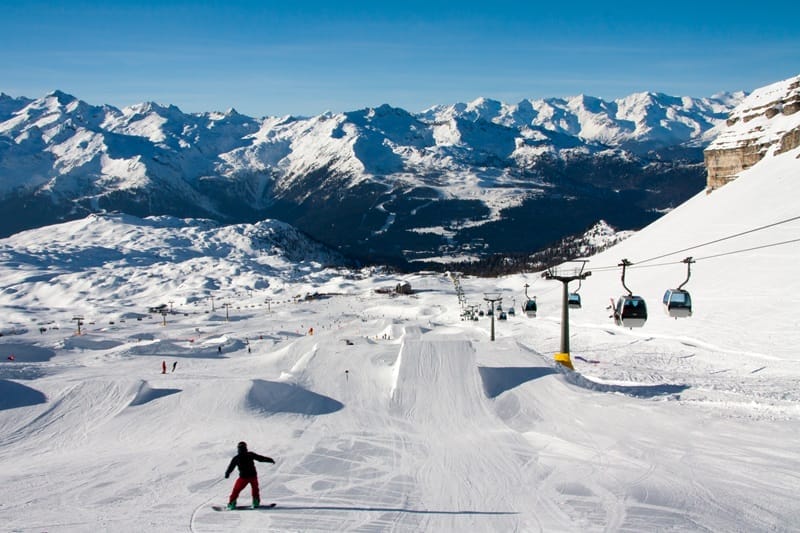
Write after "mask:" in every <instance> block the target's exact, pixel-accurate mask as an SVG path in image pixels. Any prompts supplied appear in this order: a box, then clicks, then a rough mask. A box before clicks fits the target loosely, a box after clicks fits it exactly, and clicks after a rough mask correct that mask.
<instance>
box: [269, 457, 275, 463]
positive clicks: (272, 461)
mask: <svg viewBox="0 0 800 533" xmlns="http://www.w3.org/2000/svg"><path fill="white" fill-rule="evenodd" d="M267 462H268V463H272V464H275V459H273V458H272V457H270V458H269V461H267Z"/></svg>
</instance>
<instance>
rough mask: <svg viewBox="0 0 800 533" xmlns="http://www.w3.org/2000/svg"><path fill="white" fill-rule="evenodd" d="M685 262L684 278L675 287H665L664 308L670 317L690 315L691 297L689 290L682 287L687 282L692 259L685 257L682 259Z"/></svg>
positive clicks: (690, 273)
mask: <svg viewBox="0 0 800 533" xmlns="http://www.w3.org/2000/svg"><path fill="white" fill-rule="evenodd" d="M682 262H683V263H686V279H685V280H684V282H683V283H681V284H680V285H679V286H678V288H677V289H667V291H666V292H665V293H664V299H663V302H664V310H665V311H666V312H667V314H668V315H669V316H671V317H672V318H675V319H678V318H687V317H690V316H692V297H691V295H690V294H689V291H687V290H685V289H684V288H683V286H684V285H686V284H687V283H688V282H689V278H690V277H691V275H692V263H694V261H693V260H692V258H691V257H687V258H686V259H684V260H683V261H682Z"/></svg>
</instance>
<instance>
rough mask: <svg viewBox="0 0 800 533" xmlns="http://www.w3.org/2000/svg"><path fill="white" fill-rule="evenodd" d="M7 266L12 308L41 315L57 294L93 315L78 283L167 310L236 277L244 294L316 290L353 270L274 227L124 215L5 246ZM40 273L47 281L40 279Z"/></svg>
mask: <svg viewBox="0 0 800 533" xmlns="http://www.w3.org/2000/svg"><path fill="white" fill-rule="evenodd" d="M0 260H2V262H3V264H5V265H7V266H14V271H13V272H9V271H7V272H5V274H4V277H3V279H4V280H5V281H4V291H3V295H2V298H3V301H5V302H6V304H7V305H12V306H14V307H17V308H28V307H35V306H36V305H37V302H38V301H40V299H41V298H43V297H45V298H46V296H45V295H48V294H53V292H57V293H60V294H62V297H61V298H60V302H61V306H63V308H72V309H75V308H87V310H88V309H89V308H92V307H94V306H95V305H97V302H95V301H94V299H93V298H92V296H91V295H90V294H89V292H88V291H87V290H86V289H87V288H88V287H80V286H81V282H80V281H79V280H91V282H90V283H91V284H92V285H99V286H102V287H108V288H109V289H110V288H111V287H114V289H113V290H111V292H109V293H105V294H104V296H103V298H104V299H107V298H111V299H114V300H120V299H121V300H128V299H130V298H134V297H135V298H150V299H151V301H153V302H156V301H158V302H159V303H163V301H165V300H164V298H165V297H166V295H169V296H168V297H169V298H171V299H173V300H174V301H176V302H179V303H180V304H194V305H197V303H198V302H200V301H201V300H204V299H206V298H207V295H208V294H209V293H210V292H213V291H215V290H216V289H220V288H221V287H228V288H229V287H231V286H232V285H233V283H232V280H233V279H235V280H236V282H235V286H236V288H237V290H238V291H251V292H252V291H254V290H258V291H263V290H265V289H267V288H269V289H270V290H271V291H278V292H280V291H281V289H280V287H281V286H282V285H284V284H286V283H295V284H297V283H302V282H304V281H305V282H307V283H313V276H314V275H315V273H317V272H318V271H321V270H323V269H325V268H331V269H334V270H335V269H336V268H339V267H345V266H348V265H349V263H348V262H347V261H346V260H345V259H344V258H343V257H342V256H341V255H339V254H338V253H337V252H335V251H332V250H329V249H327V248H325V247H324V246H322V245H320V244H319V243H316V242H314V241H312V240H310V239H309V238H308V237H306V236H305V235H303V234H301V233H300V232H299V231H297V230H296V229H295V228H293V227H292V226H289V225H288V224H285V223H283V222H278V221H275V220H264V221H261V222H258V223H256V224H252V225H251V224H235V225H224V226H223V225H220V224H219V223H217V222H214V221H211V220H201V219H177V218H173V217H168V216H159V217H149V218H146V219H140V218H137V217H135V216H131V215H123V214H105V215H89V216H88V217H86V218H84V219H80V220H74V221H70V222H65V223H61V224H55V225H51V226H48V227H45V228H37V229H32V230H27V231H24V232H21V233H19V234H17V235H15V236H14V238H13V239H10V240H9V239H3V240H0ZM34 265H36V266H34ZM38 269H45V270H46V271H47V274H46V275H45V276H42V275H40V274H32V271H35V270H38ZM202 272H206V273H208V275H203V274H200V273H202ZM123 280H124V281H123ZM75 284H77V285H78V286H79V288H76V287H75ZM220 294H221V293H220ZM6 320H7V324H8V322H13V319H11V318H10V317H6Z"/></svg>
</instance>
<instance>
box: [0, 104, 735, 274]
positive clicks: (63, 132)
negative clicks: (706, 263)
mask: <svg viewBox="0 0 800 533" xmlns="http://www.w3.org/2000/svg"><path fill="white" fill-rule="evenodd" d="M742 97H743V95H742V94H739V93H737V94H728V95H720V96H717V97H713V98H699V99H698V98H688V97H683V98H678V97H671V96H667V95H663V94H654V93H641V94H635V95H631V96H629V97H627V98H624V99H620V100H615V101H611V102H607V101H603V100H601V99H598V98H592V97H588V96H579V97H575V98H571V99H547V100H540V101H530V100H525V101H523V102H520V103H518V104H515V105H507V104H503V103H501V102H497V101H493V100H487V99H478V100H476V101H474V102H471V103H469V104H456V105H452V106H440V107H436V108H431V109H429V110H426V111H424V112H422V113H417V114H414V113H409V112H407V111H405V110H403V109H398V108H394V107H391V106H388V105H383V106H380V107H377V108H368V109H361V110H357V111H352V112H347V113H326V114H323V115H319V116H315V117H309V118H298V117H290V116H287V117H280V118H278V117H267V118H260V119H255V118H251V117H246V116H243V115H240V114H238V113H237V112H236V111H234V110H229V111H227V112H225V113H217V112H213V113H212V112H209V113H183V112H182V111H181V110H179V109H178V108H176V107H175V106H162V105H158V104H155V103H144V104H138V105H134V106H130V107H126V108H123V109H117V108H114V107H111V106H107V105H106V106H94V105H90V104H87V103H86V102H83V101H81V100H79V99H77V98H75V97H73V96H70V95H68V94H65V93H63V92H59V91H55V92H53V93H51V94H48V95H46V96H45V97H43V98H38V99H35V100H31V99H28V98H11V97H9V96H7V95H2V96H0V209H2V210H3V212H4V213H6V214H7V215H8V216H6V217H5V218H4V222H3V225H2V227H0V233H1V234H4V235H8V234H10V233H13V232H15V231H19V230H22V229H27V228H31V227H37V226H41V225H46V224H49V223H53V222H56V221H59V220H66V219H73V218H80V217H83V216H85V215H86V214H87V213H90V212H98V211H100V210H104V209H105V210H109V211H122V212H127V213H131V214H134V215H138V216H149V215H160V214H167V215H172V216H177V217H206V218H213V219H217V220H220V221H226V222H254V221H257V220H260V219H263V218H277V219H280V220H284V221H286V222H289V223H291V224H293V225H295V226H297V227H299V228H300V229H302V230H303V231H305V232H307V233H308V234H310V235H311V236H312V237H314V238H316V239H318V240H320V241H322V242H325V243H327V244H329V245H332V246H334V247H337V248H340V249H341V250H342V251H344V252H347V253H350V254H352V255H355V256H360V257H362V258H370V259H374V258H377V259H381V258H386V259H387V260H393V261H395V262H396V261H402V260H408V259H414V258H418V257H420V256H426V257H431V256H433V257H435V256H443V255H450V254H453V253H461V252H463V250H464V249H465V247H466V248H469V249H470V250H472V253H473V254H481V253H492V252H498V251H523V250H532V249H537V248H538V247H541V246H543V245H545V244H547V243H549V242H553V241H555V240H557V239H559V238H561V237H563V236H564V235H567V234H572V233H575V232H577V231H581V230H582V229H583V228H586V227H588V226H589V225H591V224H593V223H595V222H597V220H599V219H606V220H608V221H609V222H610V223H612V224H614V225H616V226H619V227H622V228H632V227H639V226H641V225H642V224H644V223H645V222H649V221H650V220H653V219H654V218H655V217H657V216H658V213H659V211H660V210H664V209H669V208H670V207H672V206H674V205H677V204H678V203H680V202H681V201H683V200H684V199H686V198H687V197H688V196H689V195H691V194H692V193H694V192H696V191H697V190H699V189H700V188H701V187H702V184H701V181H702V180H703V178H704V176H703V175H702V174H703V171H702V168H701V166H700V161H701V149H702V147H703V146H704V145H705V143H707V141H708V140H709V139H710V137H712V136H713V135H714V131H715V128H716V127H717V126H718V125H719V124H724V120H725V119H726V118H727V114H728V112H729V111H730V109H732V106H733V105H734V104H735V103H736V102H737V101H739V100H740V99H741V98H742ZM565 211H568V212H570V213H571V214H572V216H571V217H569V220H562V221H561V225H560V227H558V228H556V227H554V226H553V225H552V224H549V226H550V227H551V229H550V230H549V231H547V232H545V233H541V234H540V233H539V232H526V235H525V236H524V237H523V238H515V239H513V240H510V241H509V240H504V239H502V238H498V237H497V236H498V235H501V234H503V233H508V232H507V231H506V230H507V229H508V228H509V227H511V226H513V225H520V224H523V225H528V226H536V227H538V226H541V225H542V221H543V220H548V221H551V222H552V220H553V217H554V216H556V215H557V214H558V213H563V212H565ZM557 219H563V217H557ZM479 243H482V245H481V244H479ZM481 246H483V248H481Z"/></svg>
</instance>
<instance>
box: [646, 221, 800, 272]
mask: <svg viewBox="0 0 800 533" xmlns="http://www.w3.org/2000/svg"><path fill="white" fill-rule="evenodd" d="M799 219H800V215H798V216H795V217H791V218H787V219H786V220H780V221H778V222H773V223H772V224H767V225H765V226H760V227H758V228H753V229H750V230H747V231H742V232H739V233H736V234H734V235H729V236H727V237H722V238H720V239H715V240H713V241H709V242H705V243H703V244H696V245H694V246H690V247H688V248H684V249H683V250H678V251H675V252H671V253H668V254H662V255H658V256H656V257H651V258H650V259H644V260H642V261H638V264H642V263H648V262H650V261H655V260H656V259H661V258H662V257H667V256H669V255H675V254H680V253H683V252H687V251H689V250H694V249H695V248H701V247H703V246H710V245H712V244H716V243H718V242H722V241H727V240H728V239H735V238H736V237H741V236H742V235H747V234H749V233H755V232H756V231H761V230H764V229H768V228H772V227H775V226H779V225H781V224H786V223H787V222H793V221H795V220H799Z"/></svg>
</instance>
